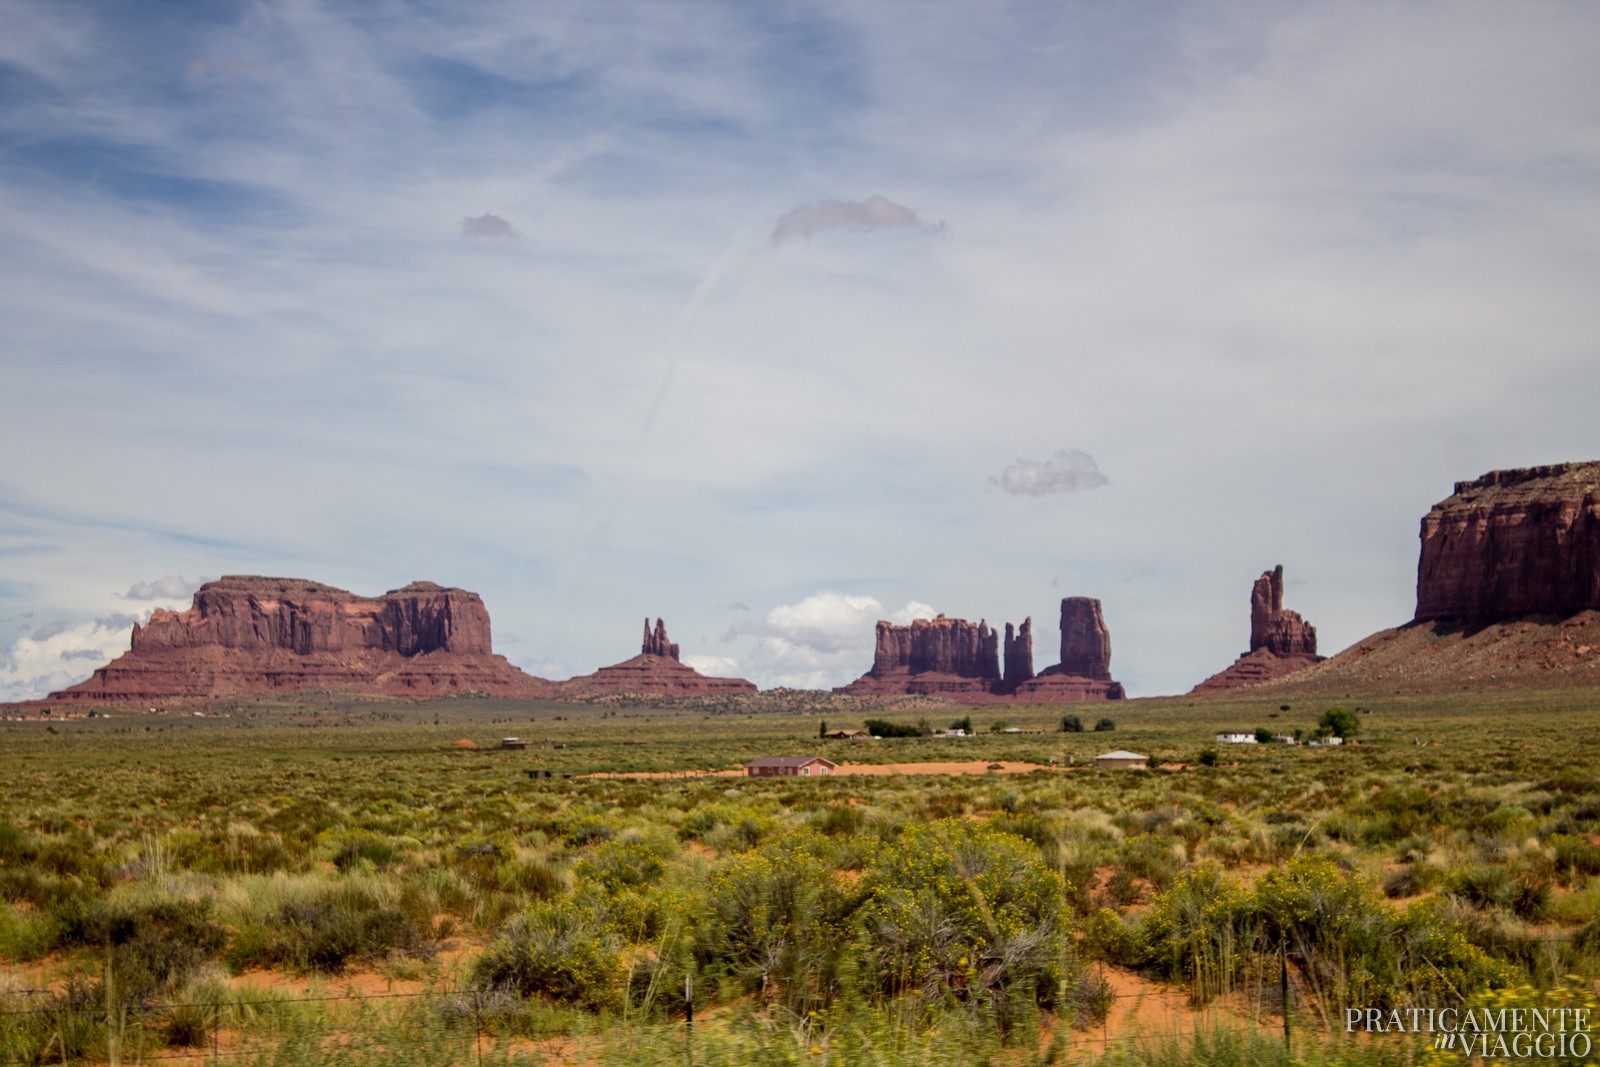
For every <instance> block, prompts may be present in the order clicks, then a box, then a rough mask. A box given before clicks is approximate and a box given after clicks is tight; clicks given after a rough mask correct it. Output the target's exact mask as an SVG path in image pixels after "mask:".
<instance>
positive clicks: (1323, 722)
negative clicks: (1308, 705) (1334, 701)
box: [1317, 705, 1361, 741]
mask: <svg viewBox="0 0 1600 1067" xmlns="http://www.w3.org/2000/svg"><path fill="white" fill-rule="evenodd" d="M1317 726H1318V727H1319V728H1321V729H1322V730H1324V731H1326V732H1327V733H1330V734H1332V735H1333V736H1335V737H1338V738H1342V739H1343V740H1346V741H1348V740H1350V739H1351V738H1352V737H1354V736H1355V735H1356V734H1358V733H1360V732H1361V720H1360V719H1359V718H1357V717H1356V713H1355V712H1353V711H1351V710H1350V709H1349V708H1347V707H1344V706H1343V705H1336V706H1334V707H1331V708H1329V709H1328V710H1327V711H1325V712H1323V713H1322V718H1320V719H1318V720H1317Z"/></svg>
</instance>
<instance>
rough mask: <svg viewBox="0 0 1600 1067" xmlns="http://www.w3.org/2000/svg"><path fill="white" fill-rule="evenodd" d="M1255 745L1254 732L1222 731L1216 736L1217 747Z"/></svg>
mask: <svg viewBox="0 0 1600 1067" xmlns="http://www.w3.org/2000/svg"><path fill="white" fill-rule="evenodd" d="M1255 743H1256V735H1255V731H1254V730H1224V731H1223V732H1222V733H1220V734H1218V735H1217V744H1219V745H1253V744H1255Z"/></svg>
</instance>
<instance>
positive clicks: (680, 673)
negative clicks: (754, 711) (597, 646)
mask: <svg viewBox="0 0 1600 1067" xmlns="http://www.w3.org/2000/svg"><path fill="white" fill-rule="evenodd" d="M678 651H679V649H678V646H677V645H675V644H673V643H672V642H671V641H669V640H667V627H666V624H665V623H663V622H662V621H661V620H660V619H657V620H656V627H655V629H654V630H653V631H652V630H651V629H650V620H649V618H648V617H647V618H646V619H645V620H644V643H643V645H641V646H640V650H639V654H638V655H637V656H634V657H633V658H632V659H627V660H623V661H622V662H621V663H613V664H612V665H611V666H609V667H601V668H600V669H599V670H597V671H595V672H594V673H593V674H585V675H582V676H580V677H577V678H570V679H568V680H567V681H565V682H562V683H561V684H560V685H559V686H558V687H557V689H558V695H559V696H562V697H571V698H576V699H582V698H584V697H592V696H599V695H608V694H618V693H635V694H639V695H642V696H681V697H694V696H706V695H709V694H712V693H754V692H755V691H756V687H755V683H754V682H747V681H745V680H744V679H743V678H712V677H708V676H707V675H704V674H701V673H700V672H699V671H697V670H695V669H694V668H693V667H690V666H689V665H687V664H685V663H683V662H682V661H681V660H680V659H679V658H678Z"/></svg>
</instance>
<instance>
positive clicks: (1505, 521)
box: [1273, 461, 1600, 692]
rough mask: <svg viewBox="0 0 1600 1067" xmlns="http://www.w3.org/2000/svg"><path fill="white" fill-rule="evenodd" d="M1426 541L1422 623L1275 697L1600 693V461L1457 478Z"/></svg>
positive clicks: (1420, 585)
mask: <svg viewBox="0 0 1600 1067" xmlns="http://www.w3.org/2000/svg"><path fill="white" fill-rule="evenodd" d="M1419 537H1420V539H1421V542H1422V546H1421V548H1422V550H1421V555H1420V556H1419V558H1418V561H1417V608H1416V615H1415V617H1414V618H1413V619H1412V620H1411V621H1410V622H1408V623H1406V624H1405V625H1403V626H1398V627H1395V628H1394V629H1391V630H1383V631H1380V632H1379V633H1375V634H1372V635H1371V636H1369V637H1366V638H1364V639H1362V640H1361V641H1358V642H1356V644H1354V645H1352V646H1351V647H1350V648H1347V649H1345V650H1344V651H1343V652H1341V653H1339V654H1338V655H1337V656H1334V657H1333V658H1331V659H1329V660H1328V661H1327V662H1325V663H1321V664H1318V665H1317V666H1316V667H1313V668H1311V669H1310V670H1308V671H1306V672H1305V673H1304V674H1296V675H1294V676H1292V677H1290V678H1288V679H1285V680H1284V682H1283V683H1282V684H1281V685H1279V684H1277V683H1274V685H1273V688H1274V689H1280V688H1281V689H1283V690H1284V691H1286V692H1288V691H1294V690H1302V691H1308V692H1315V691H1334V692H1338V691H1344V692H1348V691H1350V690H1351V689H1356V688H1362V689H1368V690H1376V689H1386V690H1391V691H1394V692H1405V691H1421V692H1442V691H1450V690H1457V689H1467V688H1470V689H1511V688H1520V687H1524V686H1528V687H1532V686H1539V687H1543V686H1553V685H1585V686H1592V685H1600V462H1597V461H1590V462H1586V463H1552V464H1549V465H1547V466H1542V467H1523V468H1519V469H1515V470H1498V471H1490V472H1489V473H1488V474H1485V475H1483V476H1482V477H1481V478H1475V479H1473V480H1472V481H1468V482H1457V483H1456V485H1455V492H1454V493H1452V494H1451V495H1450V496H1449V497H1448V498H1446V499H1444V500H1441V501H1440V502H1439V503H1437V504H1435V505H1434V506H1433V508H1432V509H1431V510H1430V511H1429V512H1428V514H1427V515H1426V516H1424V517H1423V519H1422V526H1421V529H1420V531H1419Z"/></svg>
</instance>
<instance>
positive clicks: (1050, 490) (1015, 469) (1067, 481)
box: [990, 448, 1107, 496]
mask: <svg viewBox="0 0 1600 1067" xmlns="http://www.w3.org/2000/svg"><path fill="white" fill-rule="evenodd" d="M990 481H991V482H993V483H994V484H996V485H998V486H999V487H1000V488H1002V489H1004V490H1005V491H1006V492H1008V493H1010V494H1011V495H1012V496H1050V495H1052V494H1055V493H1073V492H1077V491H1078V490H1079V489H1093V488H1094V487H1095V486H1098V485H1105V484H1106V481H1107V479H1106V476H1105V475H1104V474H1102V473H1100V465H1099V464H1098V463H1096V462H1095V461H1094V457H1093V456H1091V455H1089V453H1087V452H1080V451H1078V450H1077V449H1075V448H1063V449H1061V450H1060V451H1058V452H1057V453H1056V454H1055V455H1054V456H1051V457H1050V458H1049V459H1046V460H1037V459H1018V460H1017V461H1016V462H1015V463H1013V464H1012V465H1011V466H1009V467H1007V468H1006V469H1005V470H1003V471H1001V472H1000V476H999V477H998V478H991V479H990Z"/></svg>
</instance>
